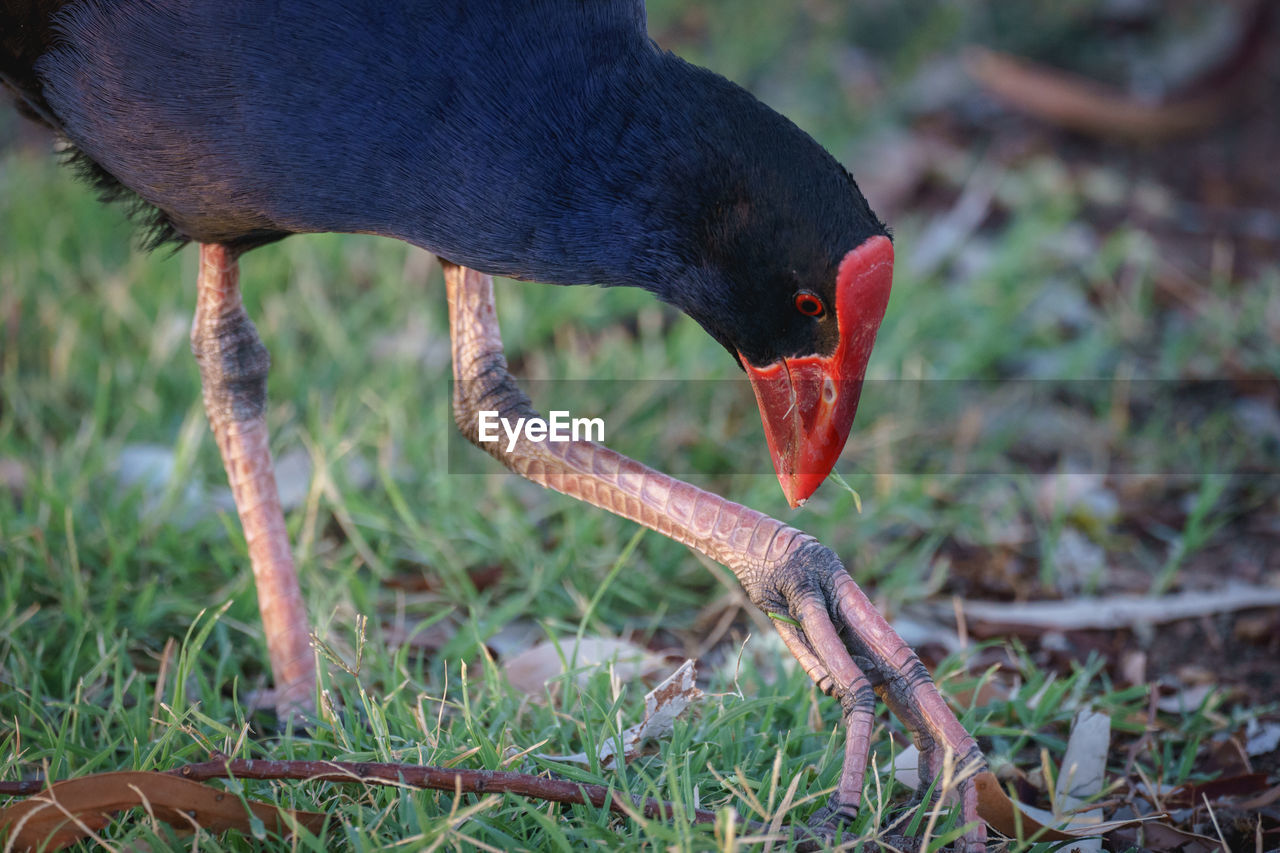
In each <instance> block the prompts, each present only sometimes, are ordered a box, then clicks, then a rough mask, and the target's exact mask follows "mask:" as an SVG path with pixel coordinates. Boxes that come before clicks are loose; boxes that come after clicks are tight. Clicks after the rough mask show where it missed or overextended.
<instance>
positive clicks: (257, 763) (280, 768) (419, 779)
mask: <svg viewBox="0 0 1280 853" xmlns="http://www.w3.org/2000/svg"><path fill="white" fill-rule="evenodd" d="M165 772H166V773H167V774H168V775H170V776H181V777H182V778H184V779H190V780H192V781H194V782H206V781H208V780H210V779H257V780H285V779H290V780H295V781H299V782H343V783H349V784H350V783H355V784H366V785H390V786H397V787H409V788H426V789H428V790H434V791H454V792H458V793H463V794H517V795H519V796H523V797H531V798H534V799H539V800H547V801H550V802H555V803H571V804H575V805H588V804H589V805H593V806H596V807H597V808H605V807H607V808H609V809H610V810H611V811H615V812H617V813H619V814H623V815H626V814H634V812H635V811H636V810H639V811H640V812H641V813H643V814H644V816H645V817H651V818H659V819H662V820H670V819H672V818H673V817H674V816H675V814H676V813H677V811H676V808H675V806H674V805H673V804H672V803H669V802H666V801H663V800H656V799H653V798H651V797H649V798H645V799H640V798H638V797H635V798H630V799H631V803H630V804H629V805H627V804H624V803H623V802H621V801H619V799H618V797H619V796H620V795H621V796H623V797H624V798H626V795H623V794H620V792H619V791H616V790H613V789H611V788H606V787H605V786H603V785H588V784H584V783H579V782H566V781H564V780H562V779H549V778H547V777H545V776H535V775H533V774H531V773H515V772H511V771H506V770H465V769H457V768H446V767H432V766H430V765H425V764H387V763H376V762H353V761H265V760H256V759H243V758H237V759H230V760H212V761H203V762H200V763H198V764H186V765H183V766H182V767H178V768H175V769H173V770H167V771H165ZM48 787H49V783H48V782H45V781H38V780H32V781H24V782H0V795H4V796H17V797H21V796H32V795H35V794H39V793H40V792H41V791H44V790H47V789H48ZM685 812H686V814H687V815H688V816H689V817H690V818H691V819H692V820H693V822H694V823H714V822H715V821H716V818H717V813H716V812H712V811H707V810H706V809H686V810H685ZM741 825H742V826H745V827H747V828H749V829H751V830H752V831H763V830H764V829H765V826H764V824H761V823H757V822H755V821H745V822H743V823H742V824H741Z"/></svg>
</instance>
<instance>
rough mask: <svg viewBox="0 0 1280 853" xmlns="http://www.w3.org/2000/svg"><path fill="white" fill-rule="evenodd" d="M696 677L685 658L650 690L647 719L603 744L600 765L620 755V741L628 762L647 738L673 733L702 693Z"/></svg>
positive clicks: (576, 757)
mask: <svg viewBox="0 0 1280 853" xmlns="http://www.w3.org/2000/svg"><path fill="white" fill-rule="evenodd" d="M697 677H698V673H697V670H696V669H695V668H694V664H693V661H692V660H686V661H685V662H684V663H683V664H681V665H680V668H679V669H677V670H676V671H675V672H673V673H671V675H670V676H668V677H667V679H666V680H665V681H663V682H662V683H661V684H659V685H658V686H657V687H655V688H653V690H650V691H649V693H648V694H647V695H646V696H645V697H644V719H642V720H641V721H640V722H639V723H636V724H635V725H634V726H631V727H629V728H627V729H626V730H625V731H623V732H622V733H621V737H619V738H609V739H608V740H606V741H605V742H604V743H602V744H600V748H599V750H598V751H597V753H596V757H597V758H599V760H600V764H601V766H604V767H609V766H611V765H612V764H613V763H614V761H615V760H616V759H617V758H618V755H619V752H618V745H619V741H621V745H622V752H621V755H622V761H623V762H624V763H625V762H627V761H630V760H631V759H633V758H635V757H636V756H637V755H639V754H640V748H641V747H642V746H644V744H645V742H646V741H651V740H658V739H660V738H664V737H667V736H668V735H670V734H671V732H672V731H674V730H675V723H676V719H677V718H679V716H680V715H681V714H683V713H684V712H685V711H686V710H688V708H689V707H690V706H691V705H693V704H694V703H695V702H698V701H700V700H701V699H702V697H703V693H702V691H701V690H699V689H698V687H697V684H696V681H697ZM542 757H543V758H547V759H550V760H552V761H572V762H574V763H575V764H590V763H591V758H590V756H588V755H587V754H586V753H585V752H577V753H574V754H573V755H543V756H542Z"/></svg>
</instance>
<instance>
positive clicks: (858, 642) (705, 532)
mask: <svg viewBox="0 0 1280 853" xmlns="http://www.w3.org/2000/svg"><path fill="white" fill-rule="evenodd" d="M443 264H444V269H445V282H446V284H447V287H448V293H449V325H450V333H451V336H452V338H453V373H454V400H453V402H454V418H455V419H456V420H457V422H458V427H459V429H461V430H462V432H463V434H464V435H466V436H467V438H468V439H470V440H471V441H472V442H473V443H475V444H477V446H479V447H481V448H482V449H484V450H486V451H488V452H489V453H491V454H493V455H494V456H495V457H496V458H497V459H498V460H500V461H501V462H502V463H503V464H504V465H506V466H507V467H509V468H510V469H511V470H513V471H515V472H516V473H518V474H521V475H522V476H524V477H527V478H528V479H530V480H533V481H534V482H536V483H541V484H542V485H545V486H547V487H549V488H552V489H555V490H556V491H559V492H563V493H564V494H567V495H571V496H573V497H576V498H579V499H581V500H584V501H587V502H588V503H591V504H594V505H596V506H598V507H601V508H603V509H606V510H609V511H610V512H613V513H615V514H617V515H621V516H623V517H624V518H629V519H631V520H633V521H636V522H639V523H640V524H643V525H645V526H646V527H649V528H651V529H653V530H656V531H658V532H659V533H662V534H664V535H666V536H669V537H671V538H672V539H675V540H677V541H679V542H683V543H684V544H686V545H689V546H690V547H692V548H695V549H697V550H698V551H700V552H702V553H703V554H706V555H707V556H708V557H711V558H712V559H714V560H717V561H719V562H721V563H723V564H724V565H726V566H728V567H729V568H730V569H731V570H732V571H733V572H734V574H735V575H737V577H738V579H739V580H740V581H741V582H742V585H743V588H744V589H745V590H746V591H747V594H748V595H749V596H750V598H751V600H752V602H754V603H755V604H756V606H757V607H759V608H760V609H762V610H764V611H765V612H766V613H770V614H774V615H779V616H785V617H787V619H788V620H794V622H796V623H798V626H797V625H793V624H790V623H789V622H788V621H785V620H775V624H776V625H777V626H778V631H779V633H780V634H781V636H782V638H783V640H784V641H785V642H786V644H787V647H788V648H789V649H790V650H791V652H792V653H793V654H794V655H795V656H796V658H797V660H799V661H800V663H801V665H802V666H803V667H804V669H805V671H806V672H807V673H808V674H809V676H810V677H811V678H812V679H813V680H814V682H815V683H817V684H818V686H819V687H820V688H821V689H822V690H823V691H824V692H826V693H829V694H832V695H834V696H837V697H839V698H840V700H841V703H842V705H843V707H844V710H845V721H846V726H847V735H846V738H847V740H846V744H845V760H844V766H843V768H842V771H841V775H840V782H839V784H838V786H837V789H836V792H835V794H834V795H833V796H832V801H831V802H830V803H829V804H828V806H827V807H826V808H825V809H824V810H823V811H822V812H820V814H819V815H818V818H819V820H820V821H827V820H830V819H833V818H838V817H840V816H845V815H848V814H852V813H854V812H856V810H857V808H858V805H859V802H860V800H861V792H862V782H863V775H864V772H865V766H866V760H867V750H868V746H869V744H870V736H871V726H872V714H873V709H874V700H873V698H872V689H873V686H874V689H875V690H876V691H878V692H879V693H880V694H881V695H882V696H883V697H884V699H885V701H886V703H887V704H888V705H889V707H890V709H891V710H892V711H893V712H894V714H895V715H897V716H898V718H899V719H901V720H902V721H903V723H904V724H905V725H906V726H907V727H908V728H909V729H911V731H912V733H913V735H914V736H915V738H916V741H917V743H918V744H919V745H920V748H921V755H922V756H923V763H924V765H925V768H926V770H927V771H929V772H930V773H933V772H936V771H937V770H939V769H940V768H941V766H942V762H941V760H940V756H941V755H942V754H943V753H944V752H945V751H946V750H950V751H951V752H952V753H954V754H955V755H956V756H958V757H959V758H960V760H961V761H963V762H965V763H966V764H971V765H972V766H974V767H982V766H984V765H983V763H982V755H981V753H980V752H979V751H978V748H977V745H976V744H975V743H974V741H973V739H972V738H971V737H969V735H968V733H967V732H966V731H965V730H964V727H963V726H961V725H960V723H959V721H958V720H956V718H955V716H954V715H953V714H952V713H951V711H950V709H948V708H947V706H946V703H945V702H944V701H943V699H942V696H941V695H940V694H939V693H938V691H937V688H936V687H935V686H934V684H933V682H932V680H931V679H930V678H929V674H928V672H927V671H926V670H925V669H924V667H923V665H921V663H920V661H919V659H918V658H916V656H915V655H914V653H912V652H911V650H910V649H909V648H908V647H907V646H906V644H905V643H903V641H902V639H901V638H899V637H898V635H897V634H896V633H894V631H893V629H892V628H890V627H889V625H888V623H887V622H885V620H884V618H883V617H882V616H881V615H880V614H879V613H878V612H876V610H875V608H874V607H872V606H871V603H870V602H869V601H868V600H867V598H866V596H864V595H863V594H862V592H861V590H859V589H858V587H857V585H856V584H854V582H853V580H852V579H851V578H850V577H849V575H848V574H847V573H846V572H845V570H844V567H843V566H842V565H841V563H840V560H839V558H837V557H836V555H835V554H834V553H833V552H832V551H831V550H830V549H828V548H824V547H822V546H821V545H820V544H818V542H817V541H816V540H814V539H813V537H811V536H808V535H806V534H804V533H801V532H800V531H798V530H795V529H794V528H791V527H788V526H786V525H785V524H783V523H782V522H780V521H776V520H774V519H772V518H769V517H768V516H766V515H764V514H763V513H759V512H756V511H755V510H753V509H749V508H747V507H744V506H741V505H739V504H735V503H732V502H731V501H727V500H725V499H724V498H722V497H720V496H719V495H713V494H711V493H709V492H705V491H703V490H701V489H698V488H696V487H694V486H691V485H689V484H688V483H683V482H681V481H679V480H676V479H675V478H673V477H669V476H667V475H666V474H663V473H661V472H658V471H654V470H652V469H650V468H646V467H645V466H643V465H641V464H640V463H638V462H636V461H634V460H632V459H628V458H627V457H625V456H622V455H621V454H618V453H615V452H614V451H612V450H609V449H608V448H607V447H602V446H600V445H598V444H593V443H590V442H571V443H537V442H529V441H527V440H522V441H520V442H519V443H518V444H517V445H516V447H515V448H514V449H513V450H512V451H510V452H508V451H507V450H506V449H505V447H504V446H503V445H502V444H500V443H482V442H480V441H479V439H478V433H479V425H478V421H477V418H478V413H479V412H480V411H482V410H486V409H487V410H494V411H497V412H498V413H499V416H500V417H506V418H517V417H532V416H535V415H536V412H534V410H533V407H532V406H531V405H530V403H529V399H528V397H526V396H525V395H524V394H523V392H521V391H520V389H519V388H518V387H517V386H516V384H515V382H514V380H513V379H512V378H511V375H510V374H509V373H508V372H507V362H506V358H505V357H504V356H503V352H502V339H501V337H500V336H499V333H498V324H497V318H496V316H495V314H494V309H493V286H492V282H491V281H490V280H489V278H488V276H485V275H482V274H480V273H476V272H473V271H471V270H468V269H465V268H463V267H459V266H456V265H454V264H451V263H448V262H443ZM855 658H856V662H855ZM959 796H960V800H961V803H962V807H963V809H964V811H963V814H964V816H965V819H966V821H968V820H970V819H976V810H975V809H976V802H977V799H976V797H977V794H976V788H975V786H974V784H973V780H972V778H969V779H966V780H965V781H963V782H961V783H960V785H959ZM985 838H986V827H985V824H982V823H981V822H978V823H977V825H976V826H975V828H974V829H972V830H971V831H970V832H969V833H968V834H967V836H966V838H965V840H964V844H966V845H968V846H969V847H970V848H971V849H974V850H978V849H981V848H982V845H983V841H984V839H985Z"/></svg>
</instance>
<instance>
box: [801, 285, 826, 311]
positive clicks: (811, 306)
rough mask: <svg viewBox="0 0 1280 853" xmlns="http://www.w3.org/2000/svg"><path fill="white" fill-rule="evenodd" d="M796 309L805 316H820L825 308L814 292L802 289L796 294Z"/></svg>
mask: <svg viewBox="0 0 1280 853" xmlns="http://www.w3.org/2000/svg"><path fill="white" fill-rule="evenodd" d="M796 310H797V311H799V312H800V313H801V314H803V315H805V316H806V317H821V316H822V315H823V314H824V313H826V310H827V308H826V306H825V305H823V304H822V300H821V299H819V298H818V295H817V294H816V293H811V292H810V291H808V290H802V291H800V292H799V293H797V294H796Z"/></svg>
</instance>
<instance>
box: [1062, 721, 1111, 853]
mask: <svg viewBox="0 0 1280 853" xmlns="http://www.w3.org/2000/svg"><path fill="white" fill-rule="evenodd" d="M1110 747H1111V717H1110V716H1108V715H1107V714H1101V713H1098V712H1096V711H1091V710H1088V709H1086V710H1082V711H1079V712H1077V713H1076V715H1075V718H1074V719H1073V720H1072V721H1071V735H1070V737H1069V738H1068V739H1067V749H1066V752H1064V753H1063V755H1062V767H1061V769H1060V770H1059V771H1058V782H1057V786H1056V788H1055V791H1056V793H1057V796H1056V798H1055V802H1054V811H1055V812H1056V813H1057V814H1058V815H1068V814H1072V815H1074V817H1073V818H1072V820H1071V826H1072V828H1073V829H1086V828H1089V827H1091V826H1096V825H1097V824H1100V823H1101V822H1102V817H1101V815H1098V814H1096V813H1095V814H1087V813H1080V811H1079V810H1080V809H1081V808H1082V807H1083V806H1084V805H1085V804H1086V803H1087V802H1089V801H1090V800H1093V799H1096V798H1097V797H1098V795H1099V794H1101V793H1102V785H1103V781H1104V780H1105V778H1106V771H1107V754H1108V752H1109V751H1110ZM1078 848H1079V851H1080V853H1090V851H1101V850H1102V839H1101V838H1090V839H1086V840H1082V841H1081V842H1080V844H1079V845H1078Z"/></svg>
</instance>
